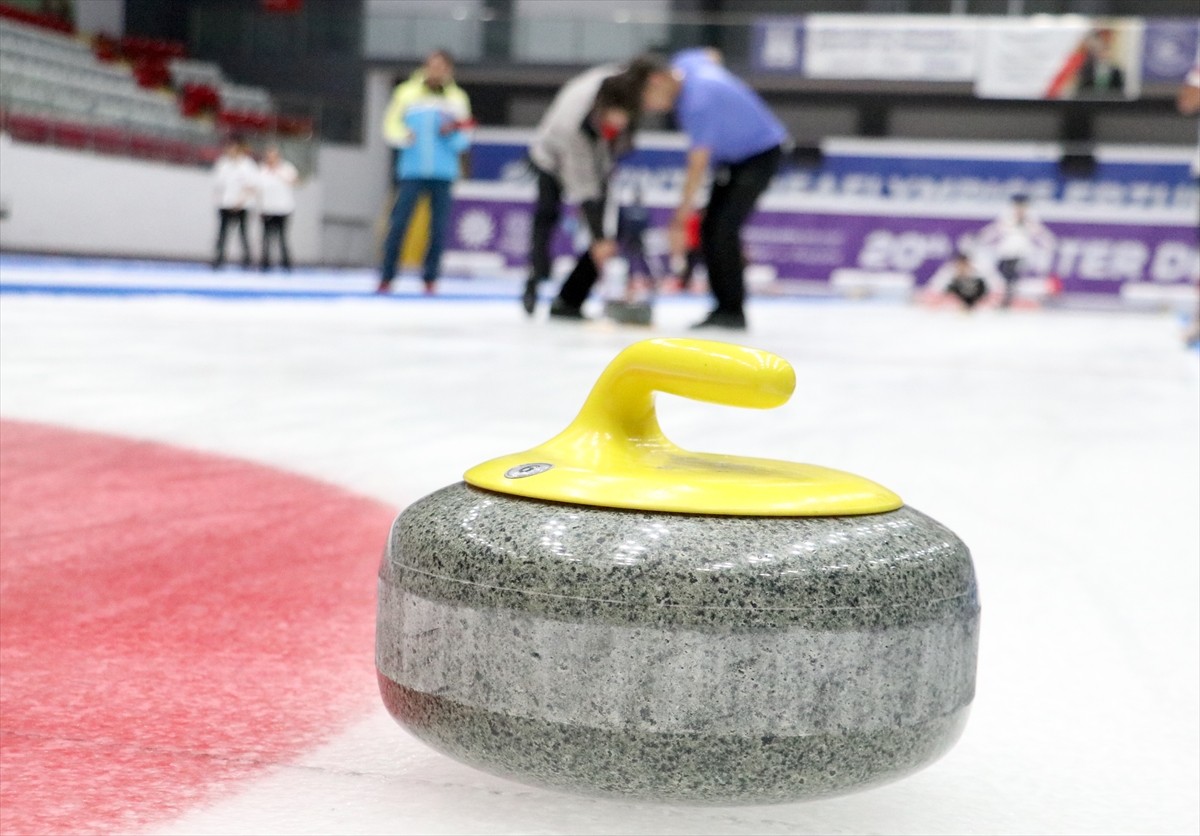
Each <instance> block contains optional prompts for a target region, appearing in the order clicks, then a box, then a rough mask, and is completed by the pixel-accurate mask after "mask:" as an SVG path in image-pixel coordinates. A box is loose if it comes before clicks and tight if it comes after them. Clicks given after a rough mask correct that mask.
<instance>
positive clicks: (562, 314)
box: [550, 299, 587, 322]
mask: <svg viewBox="0 0 1200 836" xmlns="http://www.w3.org/2000/svg"><path fill="white" fill-rule="evenodd" d="M550 318H551V319H573V320H575V321H576V322H580V321H583V320H586V319H587V317H586V316H584V315H583V310H582V308H579V307H576V306H575V305H568V304H567V303H566V302H564V301H563V300H562V299H555V300H554V301H553V302H551V303H550Z"/></svg>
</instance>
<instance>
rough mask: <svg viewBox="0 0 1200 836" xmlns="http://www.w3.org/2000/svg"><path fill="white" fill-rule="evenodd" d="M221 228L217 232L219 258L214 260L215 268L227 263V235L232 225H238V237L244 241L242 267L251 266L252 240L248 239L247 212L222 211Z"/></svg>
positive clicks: (237, 210) (235, 210) (240, 210)
mask: <svg viewBox="0 0 1200 836" xmlns="http://www.w3.org/2000/svg"><path fill="white" fill-rule="evenodd" d="M219 211H220V213H221V226H220V228H219V229H218V230H217V257H216V258H214V259H213V267H220V266H221V265H222V264H224V263H225V234H226V232H227V231H228V229H229V226H230V224H237V227H238V237H240V238H241V239H242V266H243V267H249V266H250V239H249V238H248V237H246V210H245V209H221V210H219Z"/></svg>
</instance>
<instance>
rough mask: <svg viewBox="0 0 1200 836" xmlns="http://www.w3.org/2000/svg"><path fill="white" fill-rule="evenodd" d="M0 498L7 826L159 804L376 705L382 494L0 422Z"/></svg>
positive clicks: (338, 726)
mask: <svg viewBox="0 0 1200 836" xmlns="http://www.w3.org/2000/svg"><path fill="white" fill-rule="evenodd" d="M0 507H2V509H3V512H2V513H0V604H2V617H0V671H2V679H0V683H2V688H0V717H2V719H3V722H2V724H0V743H2V746H0V754H2V757H0V825H2V826H0V830H3V832H5V833H26V832H36V833H51V832H73V833H77V832H81V831H95V830H116V831H120V832H128V830H129V829H130V828H132V827H139V826H144V825H147V824H151V823H153V822H155V821H161V820H165V819H170V818H172V817H174V816H176V815H178V814H179V813H181V812H182V811H184V810H186V809H187V808H189V807H191V806H193V805H195V804H198V803H200V802H202V801H205V800H209V799H212V798H215V797H217V796H219V795H221V794H224V793H229V792H233V791H234V790H236V789H237V787H238V785H239V783H238V782H241V781H244V780H245V779H247V778H249V777H252V776H254V775H256V774H258V773H260V772H261V771H263V770H264V769H266V768H268V767H270V766H273V765H276V764H279V763H282V762H286V761H287V760H289V759H291V758H293V757H295V756H296V755H298V754H299V753H301V752H303V751H305V750H307V749H310V748H312V747H313V746H315V745H317V744H319V743H320V742H322V741H323V740H326V739H328V738H329V737H331V736H332V735H334V734H336V733H337V732H338V731H340V730H342V729H343V728H345V726H346V725H347V724H348V723H349V722H351V721H352V720H354V719H355V718H357V717H359V716H362V715H363V714H364V713H365V712H367V711H369V710H370V709H371V708H372V707H373V706H375V705H376V704H377V700H378V694H377V691H376V684H375V673H374V665H373V658H372V630H373V621H374V601H375V571H376V568H377V565H378V560H379V554H380V552H381V550H382V547H383V544H384V541H385V540H386V537H387V531H388V525H389V523H390V522H391V518H392V516H393V511H392V510H391V509H389V508H387V507H384V506H383V505H382V504H380V503H378V502H375V501H372V500H368V499H364V498H362V497H358V496H354V495H352V494H350V493H347V492H345V491H342V490H340V489H337V488H334V487H331V486H329V485H325V484H321V483H318V482H315V481H313V480H311V479H307V478H304V477H300V476H296V475H293V474H288V473H282V472H279V471H275V470H271V469H269V468H266V467H261V466H258V465H254V464H249V463H246V462H241V461H235V460H231V459H227V458H221V457H217V456H211V455H205V454H201V453H196V452H190V451H184V450H179V449H175V448H171V447H168V446H164V445H160V444H152V443H147V442H141V441H133V440H128V439H119V438H113V437H108V436H102V435H96V434H90V433H80V432H73V431H67V430H62V429H57V428H51V427H46V426H41V425H35V424H26V423H19V422H11V421H5V422H2V423H0Z"/></svg>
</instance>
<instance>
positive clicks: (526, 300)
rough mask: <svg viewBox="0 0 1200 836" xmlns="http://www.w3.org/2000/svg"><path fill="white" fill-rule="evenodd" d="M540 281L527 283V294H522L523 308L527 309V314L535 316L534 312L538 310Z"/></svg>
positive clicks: (531, 280)
mask: <svg viewBox="0 0 1200 836" xmlns="http://www.w3.org/2000/svg"><path fill="white" fill-rule="evenodd" d="M537 289H538V280H537V279H530V280H528V281H527V282H525V292H524V293H523V294H521V307H522V308H524V309H525V313H527V314H529V315H530V316H533V311H534V309H535V308H537V301H538V294H537Z"/></svg>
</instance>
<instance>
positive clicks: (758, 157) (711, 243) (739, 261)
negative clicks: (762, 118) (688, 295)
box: [700, 147, 783, 314]
mask: <svg viewBox="0 0 1200 836" xmlns="http://www.w3.org/2000/svg"><path fill="white" fill-rule="evenodd" d="M782 156H783V151H782V150H780V149H779V148H778V147H775V148H770V149H768V150H766V151H763V152H762V153H761V154H755V155H754V156H753V157H749V158H747V159H745V160H742V161H741V162H737V163H726V164H724V165H720V166H718V167H717V168H716V170H715V171H714V172H713V186H712V192H711V194H710V196H709V198H708V208H707V209H705V210H704V220H703V221H702V222H701V224H700V246H701V248H702V249H703V250H704V263H705V264H707V265H708V284H709V287H710V288H711V290H712V294H713V297H714V298H715V299H716V301H717V310H718V311H721V312H724V313H737V314H740V313H742V305H743V304H744V303H745V301H746V280H745V272H746V262H745V259H744V258H743V257H742V225H743V224H745V223H746V219H747V218H749V217H750V213H751V212H753V211H754V204H756V203H757V202H758V198H759V197H760V196H761V195H762V193H763V192H765V191H766V190H767V186H769V185H770V183H771V178H772V177H774V176H775V172H776V171H777V170H778V169H779V162H780V159H781V158H782Z"/></svg>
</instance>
